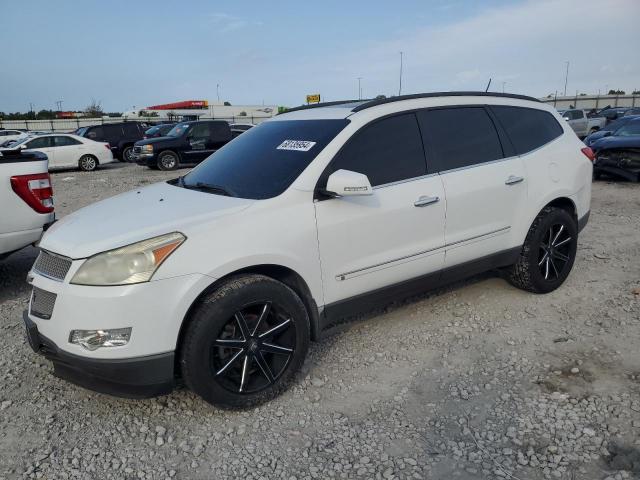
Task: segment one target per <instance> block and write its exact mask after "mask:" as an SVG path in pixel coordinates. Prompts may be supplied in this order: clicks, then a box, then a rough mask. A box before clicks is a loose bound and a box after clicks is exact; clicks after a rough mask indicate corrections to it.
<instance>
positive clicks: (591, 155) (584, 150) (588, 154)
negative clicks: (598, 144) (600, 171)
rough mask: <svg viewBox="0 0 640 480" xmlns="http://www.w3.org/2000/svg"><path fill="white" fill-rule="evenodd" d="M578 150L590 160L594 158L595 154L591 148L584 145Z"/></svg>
mask: <svg viewBox="0 0 640 480" xmlns="http://www.w3.org/2000/svg"><path fill="white" fill-rule="evenodd" d="M580 151H581V152H582V153H584V156H585V157H587V158H588V159H589V160H591V161H592V162H593V161H594V160H595V159H596V154H595V153H593V150H591V148H589V147H584V148H581V149H580Z"/></svg>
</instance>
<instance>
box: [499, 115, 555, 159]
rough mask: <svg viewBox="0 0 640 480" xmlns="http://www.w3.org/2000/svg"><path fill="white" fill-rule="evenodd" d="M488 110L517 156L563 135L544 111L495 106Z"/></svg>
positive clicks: (553, 120)
mask: <svg viewBox="0 0 640 480" xmlns="http://www.w3.org/2000/svg"><path fill="white" fill-rule="evenodd" d="M490 108H491V110H492V111H493V113H494V115H495V116H496V117H497V119H498V121H499V122H500V124H501V125H502V128H503V129H504V130H505V131H506V132H507V135H508V136H509V138H510V139H511V143H513V146H514V148H515V149H516V153H517V154H518V155H523V154H525V153H527V152H530V151H532V150H535V149H537V148H540V147H542V146H544V145H546V144H547V143H549V142H551V141H553V140H555V139H556V138H558V137H559V136H560V135H562V134H563V133H564V130H563V129H562V127H561V126H560V124H559V123H558V121H557V120H556V119H555V118H554V116H553V115H551V114H550V113H549V112H546V111H544V110H538V109H535V108H526V107H508V106H496V105H492V106H491V107H490Z"/></svg>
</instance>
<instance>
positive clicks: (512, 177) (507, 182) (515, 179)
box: [504, 175, 524, 185]
mask: <svg viewBox="0 0 640 480" xmlns="http://www.w3.org/2000/svg"><path fill="white" fill-rule="evenodd" d="M523 181H524V177H516V176H515V175H509V178H507V179H506V180H505V182H504V184H505V185H515V184H516V183H520V182H523Z"/></svg>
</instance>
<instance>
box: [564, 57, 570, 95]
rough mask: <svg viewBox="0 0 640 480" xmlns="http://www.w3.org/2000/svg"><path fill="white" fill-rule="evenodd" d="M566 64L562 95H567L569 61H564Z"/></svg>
mask: <svg viewBox="0 0 640 480" xmlns="http://www.w3.org/2000/svg"><path fill="white" fill-rule="evenodd" d="M565 63H566V64H567V72H566V73H565V74H564V96H565V97H566V96H567V81H568V80H569V62H568V61H567V62H565Z"/></svg>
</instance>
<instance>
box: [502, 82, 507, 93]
mask: <svg viewBox="0 0 640 480" xmlns="http://www.w3.org/2000/svg"><path fill="white" fill-rule="evenodd" d="M506 84H507V82H502V93H504V86H505V85H506Z"/></svg>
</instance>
